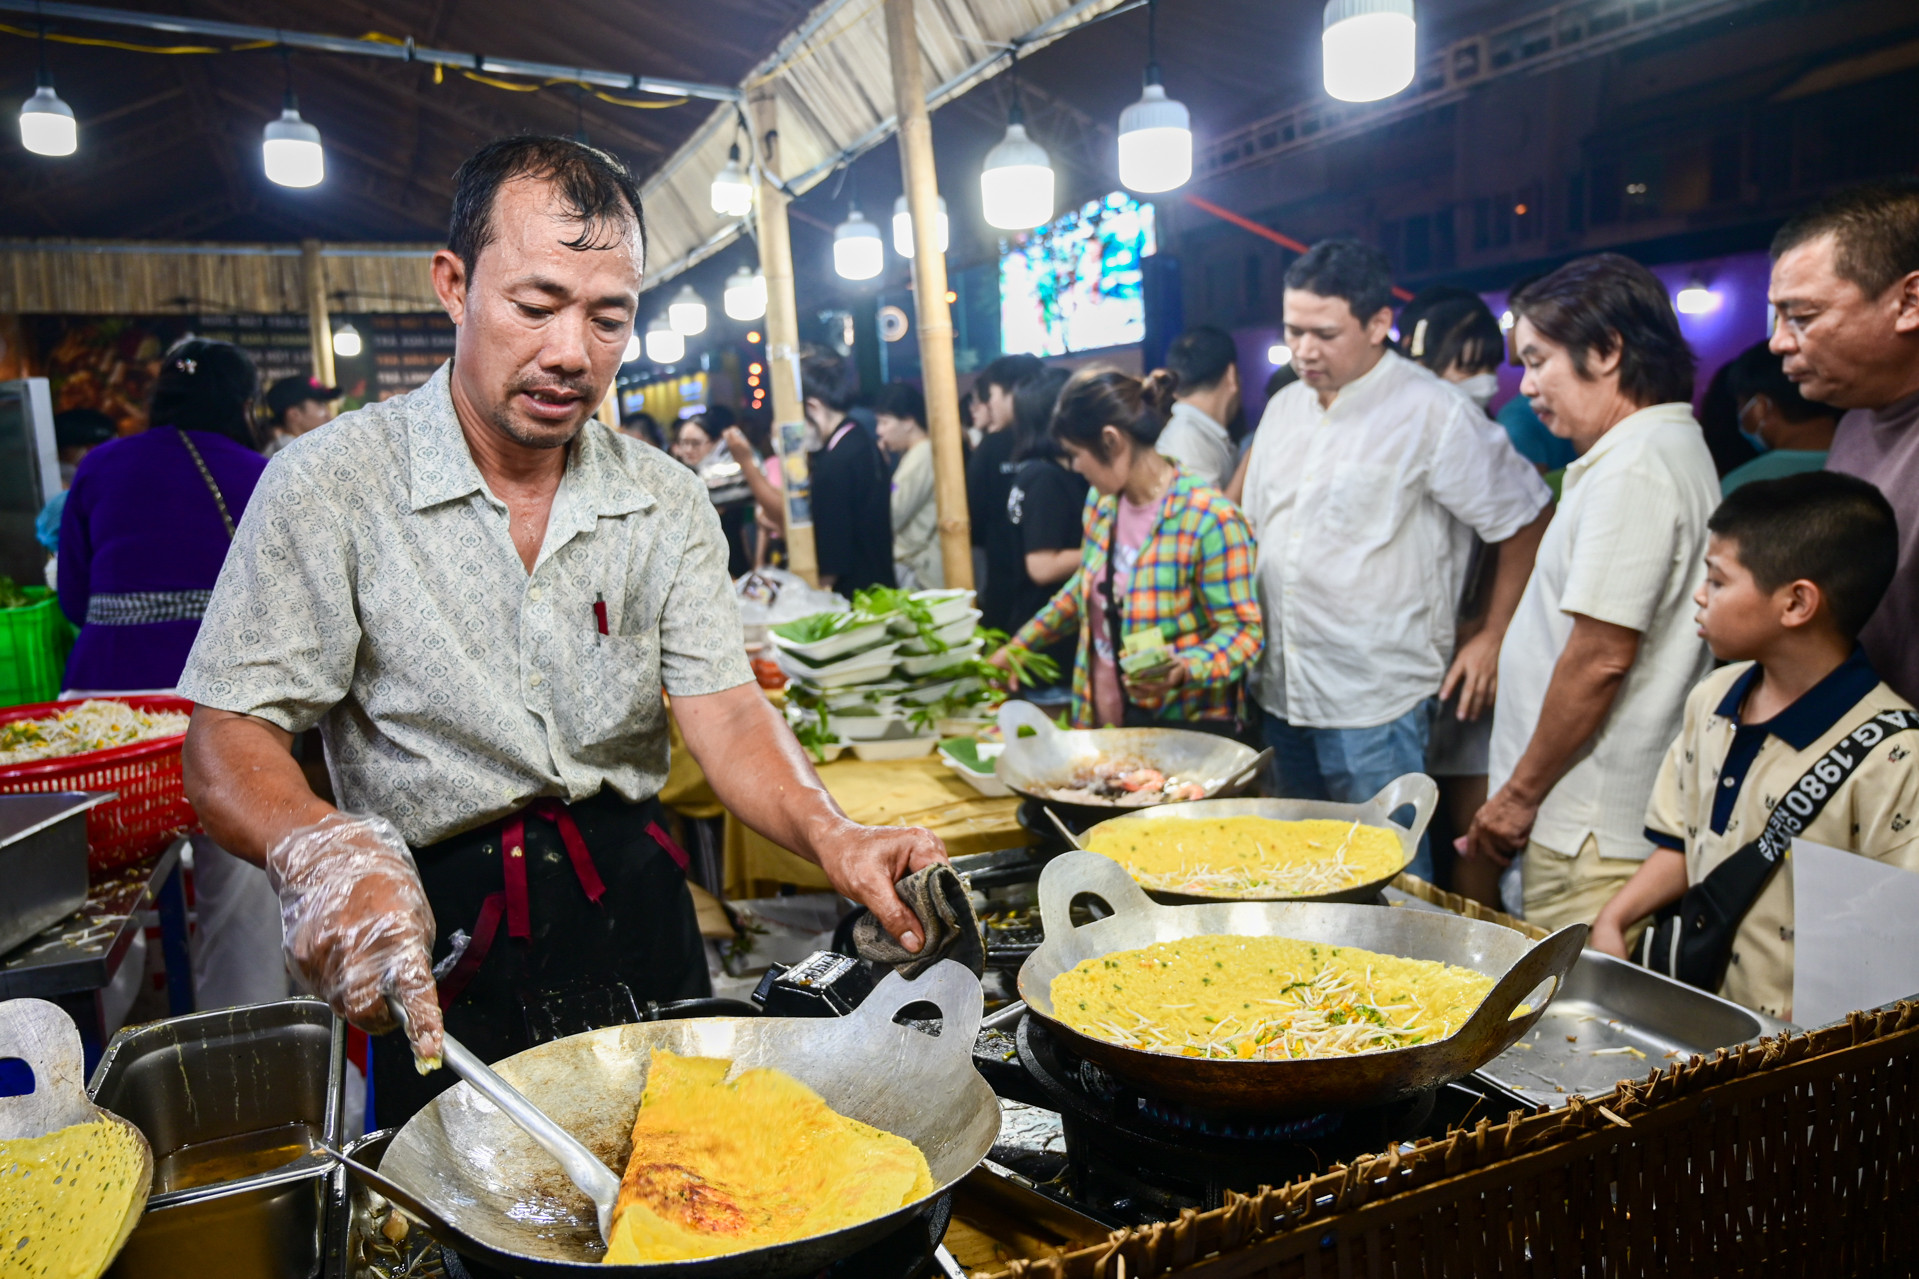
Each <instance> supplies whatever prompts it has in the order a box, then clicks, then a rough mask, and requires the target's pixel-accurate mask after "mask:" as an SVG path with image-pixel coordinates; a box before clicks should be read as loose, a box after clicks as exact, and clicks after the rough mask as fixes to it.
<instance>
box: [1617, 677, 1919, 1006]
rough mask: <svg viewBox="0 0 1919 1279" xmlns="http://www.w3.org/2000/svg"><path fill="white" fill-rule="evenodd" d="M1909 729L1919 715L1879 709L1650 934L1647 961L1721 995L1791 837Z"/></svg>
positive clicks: (1644, 957) (1816, 764)
mask: <svg viewBox="0 0 1919 1279" xmlns="http://www.w3.org/2000/svg"><path fill="white" fill-rule="evenodd" d="M1909 729H1919V711H1908V710H1891V711H1880V712H1879V713H1878V714H1876V715H1874V716H1873V717H1872V718H1871V719H1869V720H1867V721H1866V722H1865V723H1863V724H1861V725H1860V726H1859V727H1857V728H1855V729H1853V730H1852V732H1850V733H1848V734H1846V735H1845V737H1843V738H1842V739H1840V741H1839V742H1838V744H1837V745H1835V746H1833V747H1832V749H1830V750H1828V751H1827V752H1826V753H1825V754H1823V755H1821V756H1820V757H1819V758H1818V759H1817V760H1815V761H1813V764H1812V767H1810V768H1808V769H1807V770H1806V772H1805V774H1804V775H1803V776H1801V777H1800V779H1799V780H1798V781H1797V782H1795V783H1794V784H1793V787H1792V789H1791V790H1788V791H1787V792H1786V793H1785V794H1784V795H1782V796H1781V797H1780V799H1779V802H1778V803H1777V804H1775V805H1773V809H1772V813H1771V814H1770V815H1769V816H1768V817H1767V818H1766V825H1765V828H1764V829H1763V830H1761V831H1760V832H1759V837H1758V838H1757V839H1754V840H1753V841H1752V842H1750V843H1748V844H1746V845H1745V846H1743V847H1742V848H1740V849H1739V851H1737V852H1735V853H1734V854H1733V855H1732V856H1730V857H1728V858H1727V859H1726V860H1725V861H1723V862H1721V863H1719V865H1717V866H1715V867H1714V868H1713V870H1712V873H1711V874H1709V875H1707V876H1706V877H1705V878H1704V879H1702V880H1700V881H1699V882H1698V883H1697V884H1694V885H1693V886H1692V887H1690V888H1688V889H1687V890H1686V894H1685V896H1684V897H1682V898H1680V900H1679V907H1678V910H1677V911H1676V912H1675V913H1674V914H1673V916H1672V917H1671V921H1670V924H1669V925H1667V924H1662V925H1661V926H1659V927H1656V928H1649V929H1647V930H1646V934H1645V937H1644V940H1643V942H1642V945H1641V962H1642V963H1644V964H1645V965H1646V966H1647V967H1649V968H1653V969H1654V970H1655V971H1658V972H1664V973H1666V974H1667V975H1668V976H1672V977H1677V978H1679V979H1680V980H1681V981H1683V982H1686V983H1688V984H1689V985H1693V986H1698V987H1701V988H1702V989H1706V990H1716V989H1718V987H1719V983H1720V981H1721V980H1722V979H1723V978H1724V976H1725V972H1726V964H1727V962H1728V960H1729V959H1730V957H1731V954H1732V942H1733V937H1734V935H1735V934H1736V933H1737V932H1738V931H1739V925H1740V923H1741V922H1742V921H1744V919H1745V917H1746V914H1747V912H1748V911H1750V910H1751V909H1752V906H1753V903H1754V902H1756V901H1758V900H1759V894H1760V893H1762V892H1764V891H1765V889H1766V885H1767V884H1769V883H1771V882H1772V877H1773V876H1774V875H1776V874H1777V873H1778V872H1779V867H1780V866H1782V865H1783V864H1784V863H1785V858H1786V853H1787V852H1788V851H1789V850H1790V849H1791V847H1792V841H1793V837H1794V836H1797V835H1800V834H1803V833H1804V832H1805V830H1806V828H1807V827H1809V826H1811V825H1812V824H1813V822H1815V821H1817V820H1818V818H1819V814H1820V813H1821V812H1823V811H1825V807H1826V802H1827V801H1828V800H1830V799H1831V798H1832V797H1833V795H1834V794H1836V793H1837V792H1838V790H1839V788H1840V787H1841V786H1844V785H1845V784H1846V780H1847V779H1848V778H1850V777H1851V776H1852V774H1853V772H1854V770H1856V769H1857V768H1858V767H1859V765H1860V764H1862V763H1864V762H1865V758H1866V756H1867V755H1868V754H1870V753H1871V752H1872V749H1873V748H1874V747H1875V746H1877V745H1878V744H1879V743H1880V742H1882V741H1884V740H1885V739H1886V738H1887V737H1889V736H1891V735H1892V734H1894V733H1902V732H1906V731H1907V730H1909Z"/></svg>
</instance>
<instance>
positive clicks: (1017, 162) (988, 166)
mask: <svg viewBox="0 0 1919 1279" xmlns="http://www.w3.org/2000/svg"><path fill="white" fill-rule="evenodd" d="M1011 73H1012V77H1013V109H1012V110H1011V111H1009V112H1007V114H1006V136H1005V137H1003V138H1001V139H1000V140H999V143H998V145H996V146H995V147H994V148H993V149H992V150H991V151H988V152H987V153H986V163H985V165H984V166H983V167H981V169H980V175H979V197H980V215H981V216H982V217H984V218H985V219H986V224H987V225H988V226H993V227H998V228H999V229H1000V230H1002V231H1028V230H1031V229H1032V228H1034V227H1036V226H1039V225H1041V224H1042V223H1044V222H1046V221H1047V220H1048V219H1049V218H1051V217H1052V216H1053V161H1052V160H1051V158H1049V157H1048V156H1047V154H1046V148H1044V147H1042V146H1041V145H1040V144H1039V143H1037V142H1035V141H1033V140H1032V139H1031V138H1029V137H1027V136H1026V110H1025V108H1024V107H1022V106H1021V105H1020V100H1019V50H1017V49H1015V50H1014V51H1013V65H1012V68H1011Z"/></svg>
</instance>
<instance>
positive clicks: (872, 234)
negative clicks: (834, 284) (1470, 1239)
mask: <svg viewBox="0 0 1919 1279" xmlns="http://www.w3.org/2000/svg"><path fill="white" fill-rule="evenodd" d="M885 265H886V242H885V241H884V240H882V239H881V238H880V229H879V227H877V226H875V225H874V224H873V223H871V222H868V221H867V220H866V215H865V214H863V213H861V212H860V208H859V206H858V205H857V204H854V205H849V206H848V208H847V213H846V221H844V222H842V223H840V224H839V225H838V226H836V227H834V228H833V269H834V270H835V271H837V272H839V275H840V278H841V279H843V280H870V279H872V278H873V277H874V276H876V275H878V274H879V273H880V270H881V268H883V267H884V266H885Z"/></svg>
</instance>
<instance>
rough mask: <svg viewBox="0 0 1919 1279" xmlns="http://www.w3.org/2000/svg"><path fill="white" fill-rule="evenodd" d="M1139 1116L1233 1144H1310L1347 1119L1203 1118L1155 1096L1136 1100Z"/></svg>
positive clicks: (1327, 1117)
mask: <svg viewBox="0 0 1919 1279" xmlns="http://www.w3.org/2000/svg"><path fill="white" fill-rule="evenodd" d="M1134 1101H1135V1103H1136V1104H1137V1105H1138V1107H1139V1113H1140V1114H1142V1115H1144V1116H1146V1117H1147V1118H1148V1119H1150V1120H1152V1121H1153V1122H1154V1123H1158V1124H1164V1125H1165V1126H1166V1127H1168V1128H1176V1129H1178V1130H1180V1131H1182V1132H1191V1133H1197V1134H1198V1135H1200V1136H1202V1137H1225V1138H1227V1139H1229V1140H1233V1141H1311V1140H1314V1139H1315V1138H1318V1137H1329V1136H1331V1135H1332V1134H1333V1133H1336V1132H1338V1131H1339V1125H1340V1122H1341V1121H1342V1120H1343V1119H1344V1118H1345V1116H1344V1115H1339V1114H1325V1115H1307V1116H1305V1117H1303V1118H1300V1119H1258V1118H1239V1119H1229V1118H1225V1117H1222V1116H1218V1115H1202V1114H1194V1113H1193V1112H1191V1111H1189V1110H1186V1109H1184V1108H1183V1107H1181V1106H1178V1105H1176V1104H1175V1103H1172V1102H1165V1101H1159V1100H1156V1099H1154V1098H1152V1097H1136V1098H1134Z"/></svg>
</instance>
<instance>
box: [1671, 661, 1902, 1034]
mask: <svg viewBox="0 0 1919 1279" xmlns="http://www.w3.org/2000/svg"><path fill="white" fill-rule="evenodd" d="M1758 676H1759V668H1758V666H1757V665H1755V664H1754V663H1752V662H1739V663H1737V664H1735V665H1732V666H1726V667H1722V668H1721V669H1719V670H1716V671H1714V672H1713V673H1712V674H1711V675H1708V676H1707V677H1706V678H1705V679H1703V680H1701V681H1700V683H1699V686H1698V687H1697V688H1695V689H1693V691H1692V694H1691V696H1689V697H1687V699H1686V720H1685V726H1684V727H1683V728H1682V729H1681V730H1680V733H1679V738H1678V740H1677V741H1675V742H1673V744H1672V748H1671V749H1670V750H1668V751H1667V752H1666V759H1665V763H1664V764H1663V765H1661V767H1660V769H1659V780H1658V782H1657V784H1655V785H1654V787H1653V793H1652V802H1651V804H1650V805H1648V807H1647V809H1646V838H1648V839H1650V840H1651V841H1652V842H1653V843H1655V844H1658V845H1659V846H1660V847H1662V848H1671V849H1676V850H1678V851H1679V852H1683V853H1684V854H1685V855H1686V882H1687V884H1696V883H1698V882H1699V881H1700V880H1702V879H1704V878H1705V877H1706V876H1707V875H1710V874H1711V873H1712V872H1713V871H1714V870H1716V869H1718V867H1719V864H1720V863H1721V862H1723V861H1725V860H1726V859H1727V858H1728V857H1731V856H1732V855H1733V854H1734V853H1736V852H1738V851H1739V850H1740V849H1741V848H1742V847H1744V846H1745V845H1747V844H1749V843H1751V842H1752V841H1753V840H1755V839H1757V838H1759V833H1760V832H1761V831H1762V830H1764V829H1765V828H1766V819H1767V818H1768V817H1770V816H1771V815H1772V809H1773V805H1775V804H1777V803H1778V802H1779V798H1780V796H1782V795H1784V794H1785V793H1786V792H1787V791H1789V790H1791V789H1792V788H1793V786H1794V785H1795V784H1796V783H1797V782H1798V781H1799V779H1800V778H1801V777H1804V776H1805V775H1806V772H1807V770H1808V769H1810V768H1811V767H1812V766H1813V765H1814V764H1816V763H1817V762H1818V761H1819V759H1820V757H1821V756H1823V755H1824V754H1825V753H1826V752H1827V751H1829V750H1831V749H1832V748H1833V747H1834V746H1837V745H1838V744H1839V742H1840V740H1841V739H1842V738H1844V737H1845V736H1846V734H1848V733H1850V732H1852V730H1853V729H1855V728H1858V727H1859V726H1860V725H1861V724H1863V723H1865V722H1866V721H1867V720H1869V719H1871V718H1872V717H1873V716H1874V715H1877V714H1879V713H1880V712H1881V711H1890V710H1909V709H1911V708H1910V707H1908V706H1907V704H1906V702H1905V700H1904V699H1903V698H1901V697H1900V696H1899V695H1898V694H1897V693H1895V692H1893V691H1892V690H1891V689H1890V688H1888V687H1886V685H1884V684H1882V683H1880V681H1879V675H1878V673H1877V672H1876V671H1874V670H1873V668H1872V664H1871V663H1870V662H1868V661H1867V660H1866V657H1865V654H1864V653H1860V652H1855V653H1854V654H1853V656H1852V657H1851V659H1850V660H1848V661H1847V662H1846V663H1845V664H1843V665H1842V666H1840V667H1839V668H1838V669H1837V670H1835V671H1833V672H1832V673H1831V674H1830V675H1828V676H1826V677H1825V678H1824V679H1822V680H1820V681H1819V682H1818V683H1817V684H1814V685H1813V686H1812V687H1811V688H1809V689H1807V690H1806V691H1805V692H1804V693H1802V694H1800V696H1799V700H1797V701H1795V702H1794V703H1793V704H1792V705H1790V706H1788V707H1786V709H1785V710H1783V711H1780V712H1779V713H1778V714H1777V715H1774V716H1773V717H1772V718H1771V719H1769V720H1766V721H1764V722H1763V723H1756V724H1749V723H1745V722H1743V721H1742V720H1741V719H1740V714H1739V708H1740V706H1741V705H1742V704H1743V703H1744V702H1745V700H1746V695H1747V693H1748V692H1750V691H1751V689H1752V686H1753V682H1754V680H1756V679H1757V678H1758ZM1804 837H1805V838H1806V839H1808V840H1810V841H1812V842H1813V843H1815V844H1824V845H1826V846H1827V847H1828V848H1838V849H1842V850H1845V851H1848V852H1854V853H1858V854H1859V855H1860V856H1862V857H1870V858H1872V859H1873V860H1874V861H1880V862H1884V863H1886V864H1887V865H1888V866H1898V867H1900V868H1901V869H1904V870H1919V733H1889V734H1887V735H1886V737H1885V740H1883V741H1881V742H1880V743H1879V744H1878V745H1877V746H1875V747H1873V748H1872V749H1871V750H1869V751H1867V752H1866V756H1865V758H1864V759H1863V760H1861V761H1860V763H1859V767H1858V768H1856V769H1855V770H1854V771H1853V773H1852V776H1850V777H1848V778H1847V779H1846V780H1845V781H1844V782H1843V783H1841V784H1840V787H1839V791H1838V793H1837V794H1835V795H1833V796H1832V797H1831V798H1830V799H1828V800H1827V801H1826V806H1825V808H1823V809H1821V810H1820V813H1819V816H1818V817H1817V818H1815V819H1814V820H1813V822H1812V824H1811V825H1810V826H1808V827H1807V828H1806V830H1805V832H1804ZM1792 875H1793V864H1792V859H1791V858H1790V857H1788V858H1787V859H1786V864H1785V865H1784V866H1782V867H1780V869H1779V872H1778V873H1777V874H1775V875H1774V876H1773V877H1772V881H1771V882H1770V883H1768V884H1767V885H1766V887H1765V889H1764V890H1763V891H1761V892H1760V894H1759V897H1758V899H1757V900H1756V901H1754V902H1753V904H1752V909H1751V910H1749V911H1747V912H1746V918H1745V919H1744V920H1743V921H1741V923H1740V925H1739V931H1738V932H1737V933H1735V934H1734V936H1733V942H1732V962H1731V963H1730V964H1729V965H1727V967H1726V978H1725V981H1723V982H1722V983H1721V984H1720V987H1719V993H1720V994H1721V995H1723V996H1725V997H1726V998H1727V999H1730V1000H1732V1001H1733V1002H1734V1003H1736V1004H1744V1005H1745V1006H1746V1007H1748V1008H1753V1009H1757V1010H1758V1011H1760V1012H1762V1013H1765V1014H1766V1015H1767V1016H1768V1017H1777V1018H1779V1019H1780V1020H1782V1021H1791V1020H1792V960H1793V909H1792Z"/></svg>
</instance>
